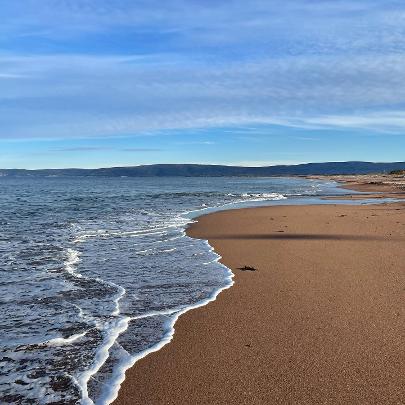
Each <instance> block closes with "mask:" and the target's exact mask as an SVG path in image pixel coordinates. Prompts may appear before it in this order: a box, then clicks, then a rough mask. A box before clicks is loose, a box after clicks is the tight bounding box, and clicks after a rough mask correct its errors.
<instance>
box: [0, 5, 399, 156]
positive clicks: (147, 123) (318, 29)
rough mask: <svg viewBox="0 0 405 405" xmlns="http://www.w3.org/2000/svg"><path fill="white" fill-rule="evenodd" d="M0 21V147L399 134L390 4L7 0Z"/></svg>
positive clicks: (395, 20) (394, 18) (395, 31)
mask: <svg viewBox="0 0 405 405" xmlns="http://www.w3.org/2000/svg"><path fill="white" fill-rule="evenodd" d="M0 12H1V14H2V16H3V21H2V25H1V27H0V44H2V45H3V46H2V49H4V50H3V52H2V53H0V69H1V70H0V71H1V72H3V73H0V80H1V84H2V89H1V94H0V106H1V109H0V121H1V126H0V138H3V139H5V138H14V139H15V138H90V137H103V136H104V137H113V136H123V135H127V136H132V135H137V134H145V133H146V132H148V133H152V134H153V132H154V131H167V130H172V129H177V128H183V129H184V128H206V127H231V126H235V127H238V126H239V127H240V126H252V125H253V126H254V125H263V124H268V125H282V126H289V127H302V128H314V129H316V128H341V129H348V128H349V129H350V128H356V129H358V128H362V129H366V130H373V131H391V132H392V131H393V132H402V131H404V130H405V119H403V118H402V116H404V114H403V112H402V111H405V86H403V83H404V82H405V39H404V38H405V26H404V24H403V16H404V15H405V5H403V4H400V3H399V2H397V1H385V2H382V1H379V0H369V1H358V2H352V1H346V0H342V1H329V0H327V1H311V2H307V1H302V0H291V1H288V2H285V1H280V0H270V1H265V0H253V1H249V2H246V1H242V0H235V1H231V2H212V1H198V0H192V1H190V2H187V3H184V1H181V0H173V1H170V2H163V3H162V2H160V1H159V2H158V1H157V0H151V1H148V2H145V1H141V0H132V1H130V0H116V1H107V0H97V1H96V0H87V1H82V0H69V1H68V0H61V1H58V2H55V1H52V0H21V1H18V2H16V1H11V0H4V1H3V2H2V3H1V5H0ZM38 37H40V38H41V40H38V39H37V38H38ZM100 43H102V44H103V47H102V48H100V45H99V44H100ZM27 49H29V50H30V51H29V52H27ZM18 79H23V80H18ZM392 111H393V112H392ZM245 132H246V131H245ZM92 150H94V149H92ZM88 151H90V150H88ZM133 151H134V152H135V150H133ZM144 151H145V152H146V150H144ZM72 152H74V151H72Z"/></svg>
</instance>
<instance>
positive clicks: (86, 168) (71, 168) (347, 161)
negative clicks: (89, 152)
mask: <svg viewBox="0 0 405 405" xmlns="http://www.w3.org/2000/svg"><path fill="white" fill-rule="evenodd" d="M336 163H367V164H395V163H399V164H401V163H404V167H405V160H404V161H392V162H388V161H381V162H378V161H366V160H337V161H323V162H300V163H292V164H274V165H267V166H266V165H263V166H247V165H231V164H222V165H221V164H205V163H151V164H140V165H132V166H105V167H91V168H88V167H60V168H56V167H50V168H36V169H25V168H0V171H13V170H26V171H41V170H103V169H126V168H128V169H130V168H137V167H143V166H225V167H245V168H267V167H278V166H287V167H293V166H305V165H312V164H314V165H316V164H320V165H322V164H325V165H327V164H336ZM404 170H405V169H404Z"/></svg>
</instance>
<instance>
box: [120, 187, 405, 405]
mask: <svg viewBox="0 0 405 405" xmlns="http://www.w3.org/2000/svg"><path fill="white" fill-rule="evenodd" d="M370 191H373V192H374V191H376V190H370ZM404 212H405V208H404V205H403V204H402V203H401V204H390V205H385V204H383V205H378V206H340V205H328V206H296V207H292V206H284V207H281V206H280V207H260V208H244V209H237V210H228V211H222V212H217V213H214V214H208V215H206V216H203V217H200V218H199V219H198V222H197V223H195V224H193V225H192V226H191V227H190V228H189V229H188V230H187V233H188V235H189V236H192V237H197V238H201V239H207V240H208V241H209V243H210V245H211V246H213V247H214V249H215V251H216V252H217V253H218V254H220V255H221V256H222V259H221V262H222V263H223V264H225V265H226V266H227V267H229V268H230V269H232V271H233V272H234V274H235V285H234V286H233V288H231V289H228V290H226V291H224V292H222V293H221V294H220V295H219V296H218V297H217V299H216V300H215V301H213V302H211V303H210V304H209V305H208V306H205V307H204V309H200V310H194V311H189V312H187V313H185V314H184V315H182V316H181V317H180V318H179V319H178V321H177V322H176V325H175V329H176V333H175V336H174V339H173V341H172V342H171V343H170V344H169V345H166V346H165V347H163V348H162V349H161V350H160V351H158V352H157V353H154V354H153V355H151V356H147V357H145V358H143V359H142V360H140V361H139V362H137V363H136V365H135V366H134V367H133V368H131V369H130V370H128V371H127V377H126V380H125V381H124V383H123V385H122V387H121V390H120V392H119V396H118V399H117V400H116V401H115V402H114V403H115V404H138V403H139V404H180V403H184V404H188V403H190V404H192V403H216V404H229V403H250V404H251V403H257V404H262V403H263V404H264V403H291V402H295V403H337V402H342V401H343V402H356V403H382V402H384V403H393V402H400V400H401V399H403V398H405V388H403V384H402V383H403V381H402V376H401V375H400V372H399V370H400V369H401V368H403V367H404V365H405V359H404V358H403V357H401V352H400V350H399V348H400V346H399V343H400V341H401V333H402V330H403V326H404V324H403V323H404V319H403V316H402V314H403V311H402V307H401V305H400V301H401V300H400V298H402V295H401V294H400V292H399V291H402V289H403V287H404V285H405V279H404V276H403V275H402V274H401V271H400V266H401V263H403V260H404V259H405V254H404V253H403V252H402V251H401V246H402V245H403V242H404V241H405V226H404V225H403V224H405V215H404ZM298 263H299V265H298V266H297V264H298ZM244 265H253V266H254V267H257V268H258V270H257V271H256V272H250V271H240V270H238V267H243V266H244ZM323 269H327V271H322V270H323ZM372 325H374V327H372ZM402 337H403V336H402ZM382 342H384V347H381V345H382ZM395 348H397V349H398V351H395ZM387 359H392V361H393V364H394V366H392V365H389V364H387ZM327 401H329V402H327Z"/></svg>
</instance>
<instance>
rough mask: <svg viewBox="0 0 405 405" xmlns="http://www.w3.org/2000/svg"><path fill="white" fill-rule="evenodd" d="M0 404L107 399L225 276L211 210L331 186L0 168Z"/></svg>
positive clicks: (327, 191)
mask: <svg viewBox="0 0 405 405" xmlns="http://www.w3.org/2000/svg"><path fill="white" fill-rule="evenodd" d="M0 190H1V194H0V308H1V311H2V316H1V318H0V350H1V354H0V370H1V373H0V403H4V404H8V403H12V404H85V405H87V404H93V403H95V404H108V403H110V402H112V401H113V400H114V398H116V396H117V393H118V390H119V387H120V384H121V382H122V381H123V380H124V377H125V370H126V369H128V368H129V367H130V366H132V365H133V364H134V363H135V362H136V360H137V359H139V358H141V357H143V356H145V355H146V354H148V353H150V352H152V351H155V350H158V349H159V348H160V347H162V346H163V345H164V344H166V343H167V342H168V341H170V339H171V338H172V335H173V325H174V323H175V321H176V319H177V318H178V316H179V315H180V314H181V313H183V312H185V311H187V310H189V309H191V308H193V307H197V306H201V305H205V304H206V303H207V302H208V301H210V300H213V299H215V297H216V295H217V294H218V293H219V292H220V291H222V290H223V289H225V288H228V287H229V286H231V285H232V273H231V271H230V270H229V269H227V268H226V267H224V266H223V265H221V264H220V263H219V262H218V259H219V257H218V255H217V254H216V253H215V252H213V250H212V249H211V247H210V246H209V245H208V243H207V242H206V241H204V240H195V239H191V238H189V237H187V236H186V234H185V228H186V227H187V225H188V224H190V222H192V221H193V218H195V217H197V216H198V215H201V214H204V213H206V212H210V211H212V210H219V209H228V208H233V207H242V206H254V205H260V204H280V203H297V202H300V201H306V199H308V198H317V197H319V196H322V195H331V194H342V193H344V191H343V190H340V189H338V188H336V185H335V184H334V183H332V182H322V181H317V180H306V179H299V178H223V177H221V178H61V177H48V178H11V177H10V178H9V177H0Z"/></svg>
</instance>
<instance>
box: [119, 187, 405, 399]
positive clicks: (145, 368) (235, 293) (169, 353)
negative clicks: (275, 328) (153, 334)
mask: <svg viewBox="0 0 405 405" xmlns="http://www.w3.org/2000/svg"><path fill="white" fill-rule="evenodd" d="M372 191H376V190H372ZM396 206H398V207H400V208H398V210H401V211H402V209H403V208H402V207H403V205H401V204H398V205H396ZM378 207H382V208H380V209H382V210H383V211H384V214H383V215H387V212H386V211H387V210H390V209H394V210H397V208H393V207H394V205H392V204H391V205H390V206H386V205H383V206H380V205H379V206H378ZM302 209H304V210H306V211H307V212H309V214H308V215H309V216H311V215H312V216H313V219H314V218H316V219H317V220H318V218H319V213H320V212H322V214H321V216H324V218H328V220H329V223H331V221H335V222H336V221H337V220H336V219H335V218H345V217H346V216H352V215H359V214H360V213H361V212H362V211H366V210H367V209H369V207H364V206H362V207H361V206H345V207H344V206H338V205H336V206H335V205H330V206H305V205H304V206H298V207H292V206H285V207H271V206H270V207H257V208H242V209H233V210H227V211H221V212H217V213H213V214H207V215H204V216H202V217H199V218H198V222H196V223H194V224H193V225H191V227H189V228H188V229H187V234H188V235H189V236H191V237H197V238H200V239H206V240H207V241H208V243H209V244H210V245H211V246H212V247H213V248H214V249H215V251H216V253H217V254H219V255H221V256H222V258H221V259H220V262H222V263H223V264H224V265H225V266H227V267H228V268H230V269H231V270H232V272H233V273H234V275H235V279H234V280H235V283H236V284H235V285H234V286H233V288H232V289H228V290H226V291H223V290H222V294H220V295H219V296H218V297H217V299H216V300H215V301H213V302H211V303H210V305H208V306H205V307H204V310H199V311H189V312H187V313H186V314H183V315H182V316H181V317H180V318H179V319H178V321H177V322H176V325H175V329H176V333H175V336H174V339H173V340H172V341H171V343H170V345H166V346H165V347H163V348H162V349H161V350H159V351H158V352H156V353H155V354H154V355H153V356H147V357H144V358H143V359H142V360H140V361H139V362H137V363H136V365H135V366H134V367H132V368H131V369H129V370H128V371H127V377H126V380H125V381H124V383H123V385H122V387H121V390H120V392H119V395H118V399H117V400H116V401H115V402H114V403H115V404H137V403H139V404H141V403H143V404H147V403H151V404H152V403H153V404H155V403H156V404H160V403H161V404H179V403H190V404H191V403H218V404H225V403H258V404H259V403H263V404H264V403H279V402H278V401H279V400H281V399H283V398H284V400H286V401H292V400H297V399H299V400H300V401H301V403H318V402H319V403H321V402H322V398H326V397H322V396H321V397H319V398H318V399H317V398H315V396H316V395H315V393H313V394H312V395H309V396H308V395H307V394H308V393H307V394H305V395H307V396H305V395H304V394H303V393H302V392H301V393H300V395H301V396H300V395H298V394H299V393H298V392H295V391H294V390H293V389H292V388H293V387H297V386H300V384H298V385H296V384H293V383H292V381H293V380H294V378H298V377H299V376H301V379H305V377H304V374H303V370H301V369H300V368H299V367H298V365H300V367H302V362H301V361H300V362H298V361H297V358H295V359H289V360H288V361H286V360H284V362H283V360H282V359H281V358H280V356H278V357H277V355H280V353H274V352H273V350H271V349H269V348H268V347H267V345H263V342H262V341H261V340H260V339H258V337H257V336H251V334H250V333H249V327H251V326H252V325H251V323H252V322H250V320H252V319H254V320H255V322H258V323H259V325H261V324H262V323H263V322H264V321H266V323H267V322H269V321H271V319H267V317H266V316H264V314H263V312H262V311H263V308H266V307H267V309H268V308H269V307H268V305H269V303H268V302H267V301H266V300H265V302H264V304H265V305H262V304H263V302H262V303H261V305H259V303H257V306H254V309H255V311H254V310H252V308H250V306H252V305H253V304H254V303H256V301H257V300H258V298H257V297H255V295H257V293H258V291H261V292H262V293H263V291H262V290H261V289H260V286H258V285H256V284H254V282H253V281H254V280H255V277H257V275H258V274H259V275H260V274H261V273H262V270H260V268H261V267H262V266H263V264H265V263H267V262H268V261H269V260H270V261H271V262H272V265H274V266H276V267H280V266H281V267H283V266H285V268H284V271H287V270H288V269H289V268H291V267H294V266H293V265H292V263H291V259H288V258H285V257H282V258H281V257H279V258H278V261H277V260H275V259H276V257H272V256H270V257H268V256H266V254H265V251H264V252H263V251H262V250H263V244H264V245H266V244H268V243H271V244H273V245H274V246H273V247H277V245H280V243H282V244H283V246H284V245H287V249H289V250H290V249H291V252H290V253H292V254H294V252H295V253H296V248H297V246H296V245H297V243H299V244H302V243H303V244H304V245H305V244H307V245H308V244H309V245H311V244H318V245H319V244H321V246H322V247H323V248H325V245H328V244H329V245H330V244H332V245H333V244H335V245H336V244H339V243H340V242H342V240H340V239H339V238H338V239H336V240H334V239H333V238H331V235H328V233H327V232H326V233H325V232H324V233H322V234H319V233H315V234H312V237H310V238H308V239H307V240H305V241H304V240H303V241H301V240H299V239H298V238H297V235H296V234H294V233H293V235H290V236H294V235H295V237H292V238H290V239H289V238H288V235H289V233H290V229H291V228H292V227H294V226H298V227H299V226H300V224H299V222H300V221H301V220H300V218H301V214H299V215H298V217H296V218H295V220H293V221H292V222H291V220H286V219H284V217H287V218H288V217H289V216H293V217H294V215H295V216H297V212H298V211H302ZM373 209H374V208H373ZM308 210H309V211H308ZM294 211H295V213H294ZM338 211H342V212H345V213H342V214H340V215H341V216H340V217H339V216H335V215H334V214H336V212H338ZM346 211H347V212H348V213H346ZM276 212H277V215H275V213H276ZM281 212H284V213H285V214H286V215H279V213H281ZM399 212H400V211H399ZM253 213H255V214H254V215H253ZM256 215H258V217H256ZM263 215H264V217H265V218H267V217H269V216H270V218H273V219H272V220H271V221H272V222H271V225H272V226H276V227H279V228H280V229H278V230H277V231H275V234H274V235H273V236H272V238H271V239H267V238H268V236H266V237H264V236H263V235H262V236H260V235H255V233H253V235H255V237H252V234H248V235H243V234H239V235H238V234H237V232H238V231H239V232H240V225H243V229H247V228H248V227H249V226H253V228H254V229H252V231H255V230H257V227H258V226H259V228H260V225H261V222H263ZM331 215H332V216H331ZM361 215H363V214H361ZM361 215H360V216H361ZM400 215H401V218H402V215H403V214H402V212H401V214H400ZM328 216H330V218H329V217H328ZM379 216H381V214H380V213H379ZM258 218H260V221H259V222H256V223H253V225H252V222H254V221H257V220H258ZM267 219H268V218H267ZM235 220H236V222H237V221H239V225H238V224H236V225H235ZM240 221H242V223H241V222H240ZM318 221H319V220H318ZM301 222H302V221H301ZM340 222H342V221H340ZM404 223H405V219H404ZM268 224H269V223H268V222H267V223H266V225H265V226H267V227H268V226H269V225H268ZM301 225H302V224H301ZM307 225H308V224H307ZM357 225H358V224H357ZM380 225H381V224H380ZM235 226H236V228H235ZM238 226H239V228H238ZM281 227H287V229H288V228H290V229H289V231H288V233H287V235H286V234H285V233H286V232H285V230H284V228H281ZM383 228H384V227H383ZM384 229H385V228H384ZM404 229H405V228H404ZM219 230H221V232H222V233H224V232H225V233H226V232H228V231H230V230H232V232H234V233H235V234H234V235H233V237H232V238H229V235H228V236H226V235H218V231H219ZM323 231H325V229H323ZM354 231H358V229H356V230H351V231H350V233H349V234H347V229H346V238H347V237H348V236H349V235H351V240H350V238H348V239H349V240H350V245H356V246H358V245H359V244H360V245H361V244H362V241H361V240H360V236H361V235H357V236H358V237H359V238H358V239H359V240H357V239H356V234H355V233H356V232H354ZM368 231H370V230H368ZM401 231H402V229H401ZM261 232H262V233H263V229H262V230H261ZM353 232H354V235H353ZM313 235H317V236H316V238H313ZM384 235H385V234H384ZM398 235H399V236H398ZM398 235H397V236H396V238H399V239H398V240H395V239H393V238H391V240H390V239H386V236H384V237H383V235H382V234H381V235H380V234H379V233H378V232H377V235H374V234H371V235H368V237H369V238H370V237H371V239H369V240H368V242H369V243H374V244H381V243H382V244H384V245H388V244H389V245H390V246H391V245H392V244H394V245H395V246H397V247H396V248H395V249H398V244H400V243H401V242H403V241H404V240H405V239H403V234H402V233H401V232H400V233H399V234H398ZM259 236H260V237H259ZM298 236H299V235H298ZM308 236H311V235H307V237H308ZM332 236H333V235H332ZM377 236H378V237H377ZM373 238H374V239H373ZM345 243H347V242H345ZM288 245H291V246H289V247H288ZM293 245H294V246H295V247H294V246H293ZM246 246H248V247H249V249H248V251H246ZM279 248H280V246H279ZM310 248H311V246H309V247H307V248H306V250H308V249H310ZM335 248H336V246H334V247H333V248H332V251H333V250H334V249H335ZM261 249H262V250H261ZM391 249H392V246H391ZM395 249H394V250H395ZM251 250H254V251H256V253H255V255H253V256H252V257H250V256H249V255H250V254H251V253H250V251H251ZM265 250H266V249H265ZM258 251H259V253H260V254H259V253H257V252H258ZM273 253H274V252H273ZM301 253H302V252H301ZM303 253H305V252H303ZM397 253H398V252H397ZM260 255H261V256H262V258H261V259H260V257H259V258H258V257H257V256H260ZM307 256H308V255H307ZM280 259H282V260H281V261H280ZM307 259H308V260H309V259H310V257H307ZM243 260H244V261H246V262H248V261H249V263H251V261H254V260H259V262H260V260H264V261H263V263H261V264H260V265H259V266H258V268H259V270H258V271H257V272H242V271H239V270H237V266H243V265H250V264H249V263H243ZM289 260H290V261H289ZM354 261H355V260H354ZM324 264H325V263H324ZM301 276H302V275H301ZM363 276H364V275H363ZM252 280H253V281H252ZM314 281H315V280H312V282H314ZM329 281H330V280H329ZM402 281H404V280H402ZM262 282H263V283H264V284H265V285H267V284H268V282H269V280H268V279H267V278H264V280H262ZM280 282H281V278H280ZM252 283H253V284H252ZM247 284H249V285H248V288H247V289H246V285H247ZM268 287H269V288H270V290H269V291H271V293H272V294H274V293H275V292H274V291H272V290H271V289H272V288H274V286H271V285H268ZM245 289H246V291H245ZM258 289H259V290H258ZM242 290H243V291H242ZM298 292H299V293H300V294H301V295H302V294H304V292H303V291H302V286H301V290H299V291H298ZM242 293H243V294H242ZM296 293H297V291H296ZM218 294H219V292H218ZM244 294H245V295H246V297H245V296H244ZM241 295H243V296H244V298H245V300H246V301H244V306H243V307H241V306H240V302H239V300H240V298H241ZM278 295H279V294H274V297H273V298H274V299H275V298H276V297H277V296H278ZM304 295H305V294H304ZM262 298H263V297H262ZM278 298H283V297H280V296H278ZM295 298H296V297H295ZM284 299H285V297H284ZM290 299H292V298H291V297H290ZM292 301H294V300H293V299H292ZM283 302H284V301H283V300H282V299H281V300H280V302H272V305H271V306H270V308H273V311H274V307H277V306H278V308H279V306H280V305H281V304H280V303H283ZM284 303H285V304H287V301H285V302H284ZM292 303H293V302H289V304H292ZM295 304H296V303H295ZM308 305H309V304H308ZM279 309H280V311H281V308H279ZM281 312H282V311H281ZM281 315H282V314H281V313H280V314H279V318H277V319H278V323H277V322H274V324H273V325H276V324H277V325H279V327H280V328H281V329H280V331H282V332H283V335H285V333H286V330H288V331H289V332H290V333H291V334H292V335H293V336H295V335H299V336H302V334H303V333H304V331H303V330H302V329H301V328H297V327H296V328H294V327H292V326H291V325H290V326H289V327H288V328H287V329H285V328H284V329H283V322H284V323H286V321H287V320H289V319H291V317H292V318H293V314H289V317H285V318H283V317H282V316H281ZM284 315H286V314H285V313H284ZM221 320H222V321H224V320H226V322H221ZM235 320H237V321H238V322H237V324H236V325H235V323H234V321H235ZM283 320H284V321H283ZM273 321H274V320H273ZM301 321H302V320H301ZM246 323H248V324H249V325H246ZM270 323H271V322H270ZM287 323H288V322H287ZM299 324H300V323H299ZM320 325H321V326H322V322H320ZM284 326H285V327H286V325H284ZM318 326H319V325H318ZM301 327H302V325H301ZM235 329H236V331H235ZM256 332H257V334H259V335H260V334H263V332H266V333H265V334H264V336H267V337H272V338H273V339H274V342H278V338H277V336H274V335H273V334H272V333H271V331H269V330H267V328H264V329H263V330H260V327H258V328H257V329H256ZM224 334H225V335H224ZM247 336H249V339H247V340H249V342H248V343H245V344H241V342H240V340H241V339H242V337H245V338H246V337H247ZM295 337H297V336H295ZM262 338H263V336H262ZM242 340H243V339H242ZM307 340H308V339H307ZM315 340H316V339H315ZM274 342H273V343H274ZM296 343H297V342H296ZM307 343H308V342H307ZM312 343H314V342H312ZM297 344H298V343H297ZM256 346H257V347H258V349H257V350H258V351H257V352H256V356H258V357H259V358H267V359H268V360H269V361H270V360H273V361H275V360H274V359H278V363H277V366H278V367H277V368H275V366H274V365H273V367H266V365H265V364H262V362H260V361H258V360H257V359H256V360H255V361H253V360H252V358H251V357H249V355H248V354H246V353H245V352H246V350H247V349H251V348H253V347H256ZM279 350H281V348H280V347H279ZM325 350H326V349H325ZM259 353H260V356H259ZM270 354H272V356H270ZM284 354H285V355H287V354H288V353H284ZM301 354H302V353H301ZM312 355H314V354H313V353H312ZM246 356H247V357H246ZM269 356H270V357H269ZM287 357H288V356H287ZM287 357H286V358H287ZM304 357H305V356H304ZM208 359H209V361H208ZM235 359H239V361H238V363H237V365H236V363H235V361H236V360H235ZM294 360H296V361H294ZM301 360H302V359H301ZM252 362H253V363H252ZM253 365H255V366H258V365H260V369H261V370H262V374H261V375H263V373H264V374H265V375H267V376H268V377H269V374H270V375H271V378H270V377H269V380H268V381H266V383H264V382H263V379H262V378H261V377H260V375H256V374H255V373H256V372H255V368H254V367H253ZM291 365H295V366H296V367H298V368H297V370H295V371H296V372H295V373H289V374H288V373H287V371H286V370H285V371H284V372H282V373H281V374H280V373H279V371H280V369H281V370H284V369H285V367H286V366H291ZM277 370H278V374H280V375H281V376H284V377H283V378H284V379H286V380H287V381H289V384H287V385H285V381H284V385H283V384H282V383H281V382H280V378H281V377H280V375H278V376H277ZM298 370H301V372H300V373H299V372H298ZM326 370H329V369H328V368H325V370H324V371H326ZM329 371H330V370H329ZM252 373H254V378H253V377H252ZM211 374H212V375H211ZM286 375H288V376H289V378H287V377H286ZM213 376H214V377H215V379H213V378H212V377H213ZM231 381H232V382H233V383H232V384H229V383H230V382H231ZM235 381H236V382H237V384H236V385H235V383H234V382H235ZM257 381H260V384H259V385H260V387H258V386H257V384H256V382H257ZM297 381H299V378H298V380H297ZM218 382H221V384H218ZM225 386H228V389H225ZM308 386H311V387H312V389H313V390H314V391H315V392H316V384H315V385H314V384H312V385H311V384H309V382H308ZM266 387H267V389H266ZM271 387H272V392H269V391H268V390H269V389H270V388H271ZM320 387H321V386H320ZM322 389H323V390H324V388H322ZM304 391H305V390H304ZM306 391H307V390H306ZM335 391H336V390H335ZM337 391H342V390H337ZM343 391H344V390H343ZM291 392H294V393H295V395H296V396H295V397H294V396H288V395H289V393H290V394H291ZM331 392H332V393H333V390H332V391H331ZM331 392H328V395H329V397H330V395H331ZM275 393H277V396H278V397H277V398H278V399H277V398H276V397H272V396H271V395H272V394H275ZM363 394H364V392H363ZM402 394H403V395H405V392H404V391H401V395H402ZM283 395H284V397H283ZM286 395H287V396H286ZM291 395H292V394H291ZM297 395H298V397H297ZM353 398H354V397H351V398H350V399H353ZM401 398H402V397H401ZM340 399H345V398H340ZM346 399H347V397H346ZM356 399H357V400H358V399H359V398H356ZM360 399H361V398H360ZM374 399H375V398H374ZM397 399H398V398H397ZM239 400H240V401H239ZM370 400H371V402H372V401H373V398H371V399H370V398H368V401H370ZM204 401H205V402H204ZM237 401H238V402H237ZM269 401H270V402H269ZM307 401H309V402H307ZM360 402H361V401H360ZM322 403H324V402H322ZM330 403H336V402H330ZM363 403H366V402H363ZM368 403H370V402H368Z"/></svg>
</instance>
